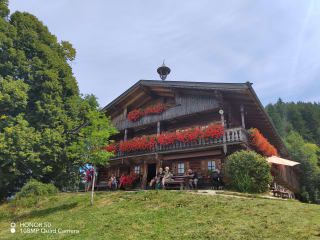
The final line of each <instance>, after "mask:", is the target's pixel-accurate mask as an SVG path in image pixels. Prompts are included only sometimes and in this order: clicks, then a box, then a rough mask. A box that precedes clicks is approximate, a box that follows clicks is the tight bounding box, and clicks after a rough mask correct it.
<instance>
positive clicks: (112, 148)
mask: <svg viewBox="0 0 320 240" xmlns="http://www.w3.org/2000/svg"><path fill="white" fill-rule="evenodd" d="M105 150H106V151H108V152H111V153H114V154H115V153H117V151H118V145H117V144H115V143H111V144H109V145H108V146H106V147H105Z"/></svg>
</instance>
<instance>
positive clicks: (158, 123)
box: [157, 121, 161, 135]
mask: <svg viewBox="0 0 320 240" xmlns="http://www.w3.org/2000/svg"><path fill="white" fill-rule="evenodd" d="M160 133H161V129H160V121H158V122H157V135H160Z"/></svg>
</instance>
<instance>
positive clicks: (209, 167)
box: [208, 160, 216, 172]
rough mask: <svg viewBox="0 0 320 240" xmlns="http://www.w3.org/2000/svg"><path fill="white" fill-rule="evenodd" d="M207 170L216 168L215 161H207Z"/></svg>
mask: <svg viewBox="0 0 320 240" xmlns="http://www.w3.org/2000/svg"><path fill="white" fill-rule="evenodd" d="M208 170H209V171H211V172H213V171H214V170H216V162H215V161H214V160H210V161H208Z"/></svg>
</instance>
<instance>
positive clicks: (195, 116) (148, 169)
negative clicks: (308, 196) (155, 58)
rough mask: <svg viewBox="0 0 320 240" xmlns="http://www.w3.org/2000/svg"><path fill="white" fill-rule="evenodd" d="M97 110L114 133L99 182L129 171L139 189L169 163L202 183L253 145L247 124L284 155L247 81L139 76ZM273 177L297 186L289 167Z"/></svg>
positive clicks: (277, 136) (291, 186) (284, 152)
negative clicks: (136, 178) (230, 157)
mask: <svg viewBox="0 0 320 240" xmlns="http://www.w3.org/2000/svg"><path fill="white" fill-rule="evenodd" d="M103 110H104V111H105V113H106V115H107V116H110V118H111V120H112V123H113V124H114V126H115V127H116V128H117V129H118V131H119V133H118V134H117V135H116V136H114V137H113V140H114V142H115V144H112V145H110V146H108V147H109V149H108V151H113V152H114V153H115V156H114V157H113V158H112V159H111V160H110V164H109V165H108V166H107V167H104V168H100V169H99V180H100V181H103V180H106V179H108V178H109V177H110V176H111V175H112V174H114V175H115V176H118V177H119V176H121V175H123V174H127V175H129V174H130V175H131V174H135V175H137V176H139V177H140V183H139V184H140V186H141V187H142V188H144V187H146V186H147V183H148V182H149V181H150V180H151V179H152V178H153V177H154V176H155V175H156V172H157V171H158V169H159V168H160V167H163V168H164V167H166V166H169V167H170V169H171V171H172V172H173V174H174V175H179V174H184V173H185V172H186V171H187V169H189V168H191V169H192V170H193V171H196V172H197V173H198V175H199V176H200V178H201V179H202V181H203V183H205V182H206V181H209V178H210V173H211V172H212V171H213V170H215V169H219V170H220V171H222V173H223V167H224V164H225V161H226V157H227V156H228V155H230V154H231V153H233V152H235V151H238V150H241V149H254V146H252V144H251V142H250V134H249V132H248V130H249V129H253V128H254V129H258V130H259V132H260V133H261V135H263V136H264V137H265V139H267V140H268V142H269V143H270V145H271V146H274V147H275V149H276V152H277V154H278V155H279V156H282V157H286V156H287V155H288V153H287V150H286V148H285V146H284V144H283V142H282V140H281V138H280V136H279V135H278V133H277V131H276V129H275V127H274V126H273V124H272V122H271V121H270V118H269V117H268V115H267V113H266V112H265V110H264V107H263V105H262V104H261V102H260V101H259V99H258V97H257V95H256V93H255V91H254V90H253V88H252V84H251V83H249V82H247V83H211V82H182V81H158V80H140V81H138V82H137V83H136V84H134V85H133V86H132V87H130V88H129V89H128V90H127V91H125V92H124V93H123V94H121V95H120V96H119V97H117V98H116V99H115V100H113V101H112V102H111V103H109V104H108V105H107V106H106V107H104V109H103ZM254 150H257V149H254ZM258 152H259V149H258ZM269 155H272V154H269ZM277 169H281V168H279V166H275V167H274V168H273V174H274V175H275V176H276V175H277V171H278V170H277ZM275 172H276V173H275ZM291 172H292V173H291ZM278 175H279V174H278ZM280 175H281V174H280ZM280 175H279V176H280ZM279 181H280V182H281V181H282V182H281V184H284V185H286V186H287V187H288V188H290V189H292V190H293V191H297V189H298V183H297V181H296V171H295V170H292V169H291V170H290V176H286V178H282V179H281V176H280V177H279Z"/></svg>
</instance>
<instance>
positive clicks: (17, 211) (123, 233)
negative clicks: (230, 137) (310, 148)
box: [0, 191, 320, 240]
mask: <svg viewBox="0 0 320 240" xmlns="http://www.w3.org/2000/svg"><path fill="white" fill-rule="evenodd" d="M11 222H16V224H17V227H16V233H10V223H11ZM27 222H32V223H34V222H36V223H43V224H44V223H49V224H51V229H59V228H60V229H75V230H79V231H80V233H78V234H77V233H75V234H71V233H69V234H62V233H56V234H55V233H51V234H49V233H21V232H20V231H21V230H26V229H27V228H21V227H20V223H27ZM45 229H48V228H45ZM0 239H32V240H33V239H41V240H42V239H93V240H95V239H142V240H144V239H196V240H198V239H320V206H319V205H311V204H303V203H300V202H297V201H282V200H269V199H261V198H239V197H232V196H223V195H214V196H206V195H196V194H190V193H188V192H174V191H141V192H104V193H97V194H96V198H95V204H94V206H90V202H89V193H69V194H68V193H61V194H58V195H57V196H51V197H47V198H43V199H42V200H41V201H40V203H39V206H38V207H32V208H24V207H17V208H13V207H12V206H11V205H10V204H3V205H1V206H0Z"/></svg>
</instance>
